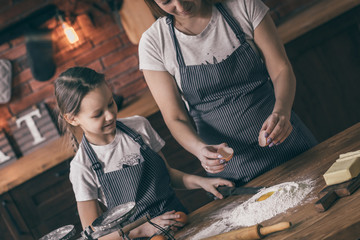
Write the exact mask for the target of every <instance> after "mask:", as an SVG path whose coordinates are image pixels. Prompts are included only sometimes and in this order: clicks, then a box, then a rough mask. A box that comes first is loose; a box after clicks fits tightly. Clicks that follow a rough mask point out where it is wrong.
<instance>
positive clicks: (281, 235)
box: [175, 123, 360, 240]
mask: <svg viewBox="0 0 360 240" xmlns="http://www.w3.org/2000/svg"><path fill="white" fill-rule="evenodd" d="M359 149H360V123H357V124H355V125H354V126H352V127H350V128H348V129H346V130H344V131H343V132H341V133H339V134H337V135H335V136H333V137H331V138H329V139H328V140H326V141H324V142H322V143H320V144H318V145H317V146H315V147H314V148H312V149H310V150H309V151H307V152H305V153H303V154H301V155H299V156H297V157H295V158H294V159H292V160H290V161H288V162H286V163H284V164H282V165H280V166H279V167H277V168H274V169H272V170H271V171H269V172H266V173H265V174H263V175H261V176H259V177H257V178H256V179H254V180H252V181H251V182H249V183H248V184H247V185H246V186H273V185H276V184H280V183H283V182H292V181H295V182H296V181H301V180H307V179H311V180H313V181H314V184H315V187H314V189H313V191H312V192H311V193H310V194H309V195H308V196H307V200H306V199H305V200H304V202H303V203H302V204H300V205H298V206H296V207H294V208H292V209H288V210H287V211H286V212H284V213H281V214H279V215H277V216H275V217H273V218H272V219H269V220H266V221H264V222H262V223H261V224H262V225H263V226H268V225H273V224H276V223H278V222H282V221H290V222H291V223H292V224H293V226H292V228H290V229H288V230H285V231H282V232H278V233H274V234H271V235H268V236H267V237H266V238H265V239H277V240H278V239H287V240H288V239H292V240H293V239H309V240H316V239H321V240H323V239H327V240H330V239H334V240H335V239H336V240H338V239H347V240H351V239H354V240H356V239H360V190H358V191H356V192H354V193H353V194H352V195H351V196H348V197H344V198H340V199H339V200H338V201H337V202H336V203H335V204H334V205H333V206H332V207H331V208H330V209H328V210H327V211H326V212H323V213H319V212H317V211H316V210H315V207H314V203H315V202H316V200H317V194H318V192H319V191H320V190H321V189H322V188H323V187H324V186H325V181H324V179H323V177H322V175H323V174H324V173H325V171H326V170H327V169H328V168H329V167H330V166H331V165H332V164H333V163H334V162H335V160H336V159H337V158H338V157H339V154H341V153H346V152H349V151H355V150H359ZM248 198H249V196H232V197H229V198H226V199H223V200H216V201H212V202H210V203H209V204H207V205H205V206H203V207H201V208H199V209H198V210H196V211H194V212H192V213H191V214H190V215H189V223H188V225H187V226H185V227H184V228H183V229H182V230H181V231H179V232H178V233H177V234H176V235H175V238H176V239H178V240H181V239H190V238H191V236H190V233H189V232H191V231H192V233H191V235H194V234H196V233H198V232H199V231H200V230H201V229H204V228H205V227H206V226H209V225H210V224H211V223H213V222H212V221H215V220H213V219H211V218H209V216H210V214H211V213H214V212H216V211H219V210H221V209H224V208H225V207H226V206H227V205H229V204H231V203H234V202H235V201H236V202H238V201H246V200H247V199H248ZM193 230H195V231H193ZM219 234H220V233H219Z"/></svg>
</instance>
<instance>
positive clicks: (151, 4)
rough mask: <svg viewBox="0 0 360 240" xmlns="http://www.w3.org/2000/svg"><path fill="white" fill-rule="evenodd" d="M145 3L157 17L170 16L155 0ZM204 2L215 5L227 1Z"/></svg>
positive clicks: (146, 0) (147, 0) (209, 0)
mask: <svg viewBox="0 0 360 240" xmlns="http://www.w3.org/2000/svg"><path fill="white" fill-rule="evenodd" d="M144 1H145V3H146V4H147V5H148V7H149V8H150V11H151V13H152V14H153V15H154V16H155V17H156V18H159V17H165V16H167V15H169V14H168V13H167V12H165V11H164V10H162V9H161V8H160V7H159V5H158V4H157V3H156V2H155V0H144ZM202 1H203V2H205V3H207V4H215V3H217V2H224V1H225V0H202Z"/></svg>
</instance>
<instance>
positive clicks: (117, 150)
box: [70, 116, 165, 205]
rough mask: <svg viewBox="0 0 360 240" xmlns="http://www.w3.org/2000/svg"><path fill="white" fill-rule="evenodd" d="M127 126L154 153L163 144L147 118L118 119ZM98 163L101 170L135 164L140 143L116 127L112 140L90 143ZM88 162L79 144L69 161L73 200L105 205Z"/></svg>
mask: <svg viewBox="0 0 360 240" xmlns="http://www.w3.org/2000/svg"><path fill="white" fill-rule="evenodd" d="M119 120H120V121H121V122H122V123H124V124H125V125H126V126H128V127H129V128H131V129H133V130H135V131H136V132H138V133H139V134H140V135H141V136H142V138H143V140H144V142H145V143H146V144H147V145H148V146H150V148H151V149H152V150H154V151H155V152H159V151H160V149H161V148H162V147H163V146H164V145H165V142H164V140H163V139H162V138H161V137H160V136H159V135H158V134H157V132H156V131H155V130H154V129H153V128H152V126H151V125H150V123H149V121H148V120H147V119H146V118H144V117H141V116H133V117H128V118H122V119H119ZM90 145H91V147H92V148H93V149H94V151H95V154H96V155H97V157H98V160H99V162H100V164H101V165H102V167H103V169H104V172H105V173H107V172H112V171H117V170H120V169H122V168H123V164H126V165H130V166H132V165H135V164H138V163H139V159H141V158H142V157H141V155H140V145H139V144H138V143H136V142H134V141H133V140H132V138H131V137H129V135H127V134H126V133H124V132H122V131H121V130H119V129H116V134H115V138H114V140H113V141H112V142H111V143H109V144H107V145H102V146H97V145H93V144H90ZM91 165H92V164H91V161H90V159H89V157H88V156H87V154H86V152H85V148H84V146H83V145H82V144H81V143H80V145H79V150H78V151H77V152H76V154H75V156H74V158H73V159H72V161H71V163H70V181H71V183H72V186H73V191H74V193H75V198H76V201H88V200H94V199H97V200H99V201H101V202H102V203H104V204H105V205H107V204H106V199H105V196H104V193H103V190H102V188H101V187H100V183H99V180H98V178H97V176H96V173H95V170H93V169H92V167H91Z"/></svg>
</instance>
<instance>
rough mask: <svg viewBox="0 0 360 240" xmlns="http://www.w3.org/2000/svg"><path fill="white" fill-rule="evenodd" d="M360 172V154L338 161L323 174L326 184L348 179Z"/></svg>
mask: <svg viewBox="0 0 360 240" xmlns="http://www.w3.org/2000/svg"><path fill="white" fill-rule="evenodd" d="M359 173H360V156H357V157H352V158H347V160H342V161H336V162H335V163H334V164H333V165H332V166H331V167H330V168H329V169H328V170H327V171H326V173H325V174H324V175H323V177H324V179H325V182H326V185H333V184H337V183H342V182H345V181H348V180H350V179H352V178H354V177H356V176H357V175H359Z"/></svg>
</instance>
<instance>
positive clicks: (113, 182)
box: [82, 121, 187, 221]
mask: <svg viewBox="0 0 360 240" xmlns="http://www.w3.org/2000/svg"><path fill="white" fill-rule="evenodd" d="M116 126H117V128H118V129H120V130H121V131H123V132H124V133H126V134H127V135H129V136H130V137H131V138H132V139H133V140H134V141H135V142H137V143H138V144H139V145H140V154H141V156H142V158H143V159H144V161H140V163H139V164H137V165H135V166H131V167H127V168H123V169H120V170H117V171H113V172H108V173H104V170H103V168H102V166H101V164H100V162H99V161H98V158H97V156H96V154H95V152H94V150H93V148H92V147H91V146H90V144H89V142H88V141H87V139H86V137H85V135H84V137H83V140H82V144H83V145H84V147H85V152H86V154H87V155H88V157H89V158H90V161H91V164H92V168H93V169H94V170H95V172H96V175H97V177H98V179H99V182H100V185H101V187H102V190H103V192H104V195H105V198H106V202H107V207H108V209H111V208H114V207H116V206H118V205H120V204H124V203H127V202H135V203H136V208H137V209H136V211H135V214H134V215H133V216H132V217H131V218H130V220H131V221H134V220H136V219H138V218H140V217H142V216H144V215H145V214H146V213H149V214H150V216H151V218H153V217H156V216H158V215H161V214H163V213H164V212H166V211H171V210H176V211H183V212H187V210H186V209H185V208H184V206H183V205H182V204H181V203H180V201H179V199H178V198H177V197H176V195H175V192H174V190H173V189H172V188H171V186H170V175H169V172H168V170H167V168H166V165H165V163H164V160H163V159H162V158H161V157H160V155H159V154H157V153H156V152H154V151H153V150H152V149H151V148H150V147H149V146H148V145H146V144H145V143H144V141H143V139H142V138H141V135H140V134H138V133H137V132H135V131H134V130H132V129H130V128H129V127H127V126H126V125H125V124H123V123H122V122H120V121H117V122H116Z"/></svg>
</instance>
